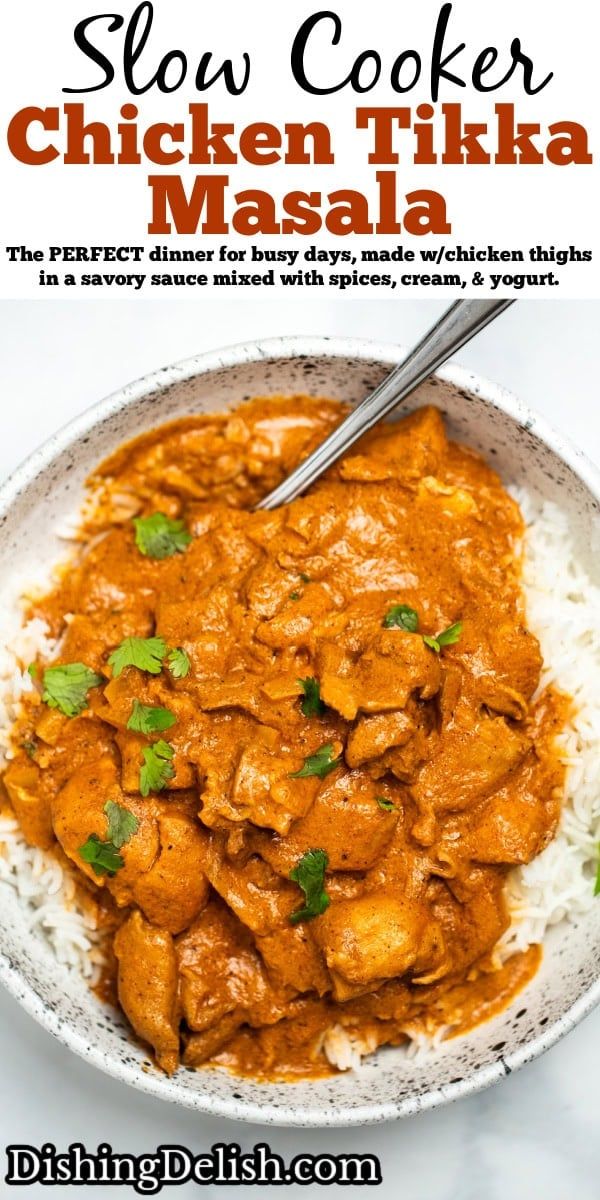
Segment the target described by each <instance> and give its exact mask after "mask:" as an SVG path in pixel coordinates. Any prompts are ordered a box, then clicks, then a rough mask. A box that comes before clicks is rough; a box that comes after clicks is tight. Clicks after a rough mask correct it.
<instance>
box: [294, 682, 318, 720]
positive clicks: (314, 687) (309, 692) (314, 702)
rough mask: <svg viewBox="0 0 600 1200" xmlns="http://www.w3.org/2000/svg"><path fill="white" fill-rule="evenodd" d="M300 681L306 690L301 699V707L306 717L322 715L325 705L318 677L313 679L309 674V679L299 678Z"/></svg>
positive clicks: (303, 689)
mask: <svg viewBox="0 0 600 1200" xmlns="http://www.w3.org/2000/svg"><path fill="white" fill-rule="evenodd" d="M298 683H299V684H300V687H301V688H302V691H303V692H304V699H303V700H302V701H301V704H300V708H301V709H302V712H303V713H304V716H305V717H320V716H321V713H322V712H323V709H324V708H325V705H324V704H323V701H322V700H321V688H320V685H319V680H318V679H313V677H312V676H310V675H309V676H308V678H307V679H299V680H298Z"/></svg>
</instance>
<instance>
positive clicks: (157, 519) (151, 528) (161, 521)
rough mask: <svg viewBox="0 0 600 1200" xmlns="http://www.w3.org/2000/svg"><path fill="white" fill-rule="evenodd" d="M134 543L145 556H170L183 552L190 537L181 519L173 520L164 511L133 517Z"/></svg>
mask: <svg viewBox="0 0 600 1200" xmlns="http://www.w3.org/2000/svg"><path fill="white" fill-rule="evenodd" d="M133 524H134V525H135V544H136V546H137V548H138V550H139V551H140V552H141V553H142V554H145V555H146V557H147V558H170V557H171V555H173V554H183V551H184V550H185V548H186V546H189V544H190V542H191V540H192V537H191V534H189V533H188V531H187V529H186V527H185V523H184V522H183V521H173V520H172V519H171V517H167V516H165V514H164V513H161V512H156V513H153V514H152V516H151V517H134V519H133Z"/></svg>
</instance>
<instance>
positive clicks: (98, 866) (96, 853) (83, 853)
mask: <svg viewBox="0 0 600 1200" xmlns="http://www.w3.org/2000/svg"><path fill="white" fill-rule="evenodd" d="M79 857H80V858H82V859H83V861H84V862H86V863H89V865H90V867H91V868H92V870H93V872H94V874H96V875H110V876H113V875H115V874H116V872H117V871H119V870H120V869H121V867H124V866H125V860H124V859H123V858H122V856H121V855H120V854H119V851H118V850H117V849H116V847H115V846H113V844H112V842H103V841H101V840H100V838H99V837H98V834H97V833H92V834H90V837H89V838H88V840H87V842H84V844H83V846H80V847H79Z"/></svg>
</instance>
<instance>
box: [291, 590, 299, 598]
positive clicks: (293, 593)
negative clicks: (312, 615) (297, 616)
mask: <svg viewBox="0 0 600 1200" xmlns="http://www.w3.org/2000/svg"><path fill="white" fill-rule="evenodd" d="M299 599H300V592H290V600H299Z"/></svg>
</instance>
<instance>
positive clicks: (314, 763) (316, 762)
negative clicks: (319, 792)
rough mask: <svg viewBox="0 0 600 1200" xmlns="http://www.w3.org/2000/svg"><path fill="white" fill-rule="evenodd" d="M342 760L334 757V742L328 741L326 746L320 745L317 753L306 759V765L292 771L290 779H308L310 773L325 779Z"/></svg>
mask: <svg viewBox="0 0 600 1200" xmlns="http://www.w3.org/2000/svg"><path fill="white" fill-rule="evenodd" d="M340 762H341V758H334V757H333V745H332V743H331V742H327V743H326V744H325V745H324V746H319V749H318V750H317V752H316V754H309V756H308V758H305V759H304V766H303V767H301V768H300V770H299V771H293V772H291V774H290V779H306V778H307V777H308V776H309V775H318V776H319V779H324V778H325V776H326V775H329V772H330V771H334V770H335V768H336V767H337V766H338V765H339V763H340Z"/></svg>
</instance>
